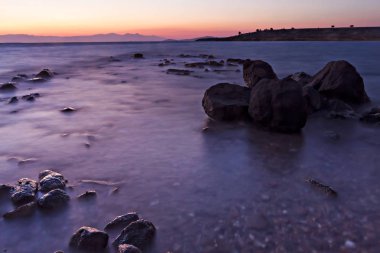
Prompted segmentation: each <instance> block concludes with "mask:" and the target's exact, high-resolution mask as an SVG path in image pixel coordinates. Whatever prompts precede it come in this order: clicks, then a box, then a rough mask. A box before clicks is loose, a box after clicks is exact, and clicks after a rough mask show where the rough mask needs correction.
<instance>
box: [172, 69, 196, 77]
mask: <svg viewBox="0 0 380 253" xmlns="http://www.w3.org/2000/svg"><path fill="white" fill-rule="evenodd" d="M193 72H194V71H190V70H186V69H168V70H167V71H166V74H173V75H179V76H188V75H190V74H191V73H193Z"/></svg>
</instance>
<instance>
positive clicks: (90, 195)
mask: <svg viewBox="0 0 380 253" xmlns="http://www.w3.org/2000/svg"><path fill="white" fill-rule="evenodd" d="M93 197H96V191H94V190H91V191H86V192H84V193H82V194H81V195H79V196H78V199H88V198H93Z"/></svg>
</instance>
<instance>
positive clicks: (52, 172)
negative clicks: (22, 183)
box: [38, 170, 63, 181]
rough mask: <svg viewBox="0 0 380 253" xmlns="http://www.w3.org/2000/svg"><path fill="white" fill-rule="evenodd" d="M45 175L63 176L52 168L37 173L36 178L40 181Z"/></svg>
mask: <svg viewBox="0 0 380 253" xmlns="http://www.w3.org/2000/svg"><path fill="white" fill-rule="evenodd" d="M46 176H54V177H62V178H63V175H62V174H60V173H58V172H55V171H53V170H43V171H41V172H40V173H38V180H40V181H41V180H42V179H43V178H44V177H46Z"/></svg>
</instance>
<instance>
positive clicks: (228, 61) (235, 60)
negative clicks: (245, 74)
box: [227, 58, 250, 64]
mask: <svg viewBox="0 0 380 253" xmlns="http://www.w3.org/2000/svg"><path fill="white" fill-rule="evenodd" d="M246 61H250V60H249V59H246V60H243V59H238V58H229V59H227V63H237V64H244V62H246Z"/></svg>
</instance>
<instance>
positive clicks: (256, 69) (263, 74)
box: [243, 60, 278, 88]
mask: <svg viewBox="0 0 380 253" xmlns="http://www.w3.org/2000/svg"><path fill="white" fill-rule="evenodd" d="M243 77H244V81H245V83H246V84H247V86H248V87H249V88H253V87H254V86H255V85H256V84H257V83H258V82H260V80H262V79H275V80H277V79H278V78H277V75H276V73H274V71H273V68H272V66H271V65H269V64H268V63H267V62H265V61H261V60H255V61H245V62H244V65H243Z"/></svg>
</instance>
